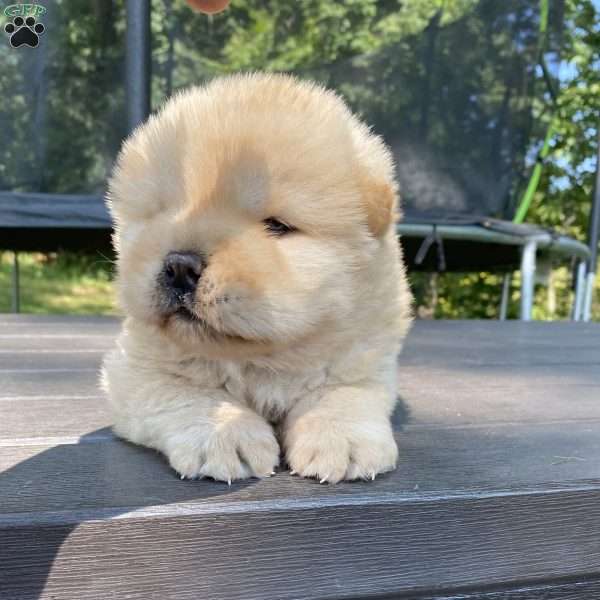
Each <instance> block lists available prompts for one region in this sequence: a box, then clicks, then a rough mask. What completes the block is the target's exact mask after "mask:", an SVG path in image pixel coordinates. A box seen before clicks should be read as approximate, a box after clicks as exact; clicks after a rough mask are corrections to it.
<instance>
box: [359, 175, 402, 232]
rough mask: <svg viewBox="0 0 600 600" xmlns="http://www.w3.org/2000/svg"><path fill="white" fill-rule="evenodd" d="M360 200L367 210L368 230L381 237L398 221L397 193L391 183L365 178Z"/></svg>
mask: <svg viewBox="0 0 600 600" xmlns="http://www.w3.org/2000/svg"><path fill="white" fill-rule="evenodd" d="M362 201H363V204H364V207H365V209H366V211H367V223H368V225H369V231H370V232H371V233H372V234H373V235H374V236H375V237H382V236H383V235H384V234H385V233H386V232H387V230H388V229H389V228H390V226H391V225H392V224H394V223H396V222H397V221H398V218H399V215H398V210H397V207H398V194H397V192H396V187H395V185H394V184H393V183H389V182H387V181H374V180H373V179H371V180H366V181H364V182H363V186H362Z"/></svg>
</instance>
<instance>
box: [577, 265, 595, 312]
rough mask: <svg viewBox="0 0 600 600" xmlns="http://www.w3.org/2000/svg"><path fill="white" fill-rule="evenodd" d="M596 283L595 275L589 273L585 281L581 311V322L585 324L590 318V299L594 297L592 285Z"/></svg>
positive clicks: (591, 272)
mask: <svg viewBox="0 0 600 600" xmlns="http://www.w3.org/2000/svg"><path fill="white" fill-rule="evenodd" d="M595 282H596V274H595V273H594V272H593V271H590V272H589V273H588V274H587V277H586V280H585V286H584V287H585V292H584V293H583V310H582V317H581V318H582V320H584V321H585V322H586V323H587V322H588V321H590V320H591V318H592V298H593V296H594V283H595Z"/></svg>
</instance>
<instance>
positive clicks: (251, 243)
mask: <svg viewBox="0 0 600 600" xmlns="http://www.w3.org/2000/svg"><path fill="white" fill-rule="evenodd" d="M396 200H397V198H396V183H395V181H394V175H393V165H392V160H391V158H390V154H389V152H388V151H387V149H386V148H385V146H384V144H383V142H382V141H381V139H380V138H378V137H376V136H375V135H373V134H372V133H370V131H369V129H368V128H367V127H366V126H365V125H363V124H362V123H361V122H360V121H358V119H356V118H355V117H354V116H353V115H352V114H351V113H350V111H349V110H348V108H347V107H346V106H345V105H344V103H343V101H342V100H341V99H340V98H339V97H338V96H336V95H335V94H333V93H331V92H329V91H326V90H324V89H323V88H321V87H318V86H316V85H313V84H310V83H305V82H300V81H298V80H296V79H294V78H292V77H287V76H282V75H260V74H255V75H243V76H234V77H229V78H224V79H217V80H215V81H213V82H212V83H211V84H209V85H208V86H206V87H202V88H192V89H190V90H188V91H187V92H185V93H182V94H179V95H177V96H176V97H175V98H173V99H172V100H170V101H169V102H168V103H167V104H166V106H165V107H164V108H163V109H162V110H161V111H160V112H159V113H158V114H157V115H155V116H152V117H151V118H150V119H149V121H148V122H147V123H146V124H145V125H143V126H141V127H140V128H139V129H137V130H136V131H135V133H134V134H133V135H132V136H131V138H130V139H129V140H128V141H127V142H126V143H125V145H124V147H123V149H122V151H121V154H120V156H119V159H118V164H117V167H116V169H115V172H114V175H113V177H112V180H111V183H110V191H109V206H110V210H111V212H112V215H113V218H114V222H115V226H116V233H115V236H114V242H115V247H116V250H117V253H118V281H117V288H118V294H119V301H120V305H121V307H122V309H123V310H124V312H125V314H126V316H127V318H126V320H125V322H124V324H123V331H122V333H121V336H120V338H119V340H118V344H117V349H116V350H114V351H113V352H111V353H110V354H109V355H108V356H107V357H106V360H105V363H104V373H103V381H104V385H105V387H106V390H107V391H108V397H109V400H110V406H111V408H112V412H113V415H114V421H115V425H114V429H115V431H116V433H117V434H118V435H120V436H122V437H123V438H125V439H127V440H130V441H132V442H134V443H136V444H142V445H145V446H149V447H151V448H155V449H157V450H160V451H161V452H163V453H164V454H165V455H166V456H167V458H168V460H169V462H170V463H171V465H172V466H173V468H174V469H175V470H176V471H178V472H179V473H180V475H181V476H182V477H190V478H194V477H212V478H214V479H217V480H222V481H229V482H230V481H232V480H235V479H242V478H246V477H263V476H268V475H269V474H271V473H272V471H273V469H274V468H275V467H276V466H277V465H278V464H279V461H280V458H282V456H281V454H282V453H283V454H284V458H285V460H286V461H287V463H288V464H289V465H290V467H291V469H292V470H293V471H295V472H296V473H298V474H299V475H302V476H305V477H316V478H317V479H319V480H322V481H330V482H337V481H340V480H342V479H357V478H365V479H370V478H374V477H375V475H376V474H377V473H381V472H384V471H389V470H390V469H393V468H394V466H395V464H396V458H397V447H396V443H395V441H394V437H393V435H392V428H391V425H390V415H391V413H392V410H393V408H394V404H395V401H396V382H395V371H396V355H397V353H398V351H399V350H400V345H401V340H402V338H403V337H404V335H405V334H406V332H407V329H408V327H409V324H410V303H411V297H410V293H409V291H408V288H407V283H406V278H405V273H404V268H403V266H402V262H401V257H400V251H399V246H398V243H397V240H396V234H395V230H394V220H395V219H394V212H395V206H396Z"/></svg>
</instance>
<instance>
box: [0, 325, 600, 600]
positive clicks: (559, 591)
mask: <svg viewBox="0 0 600 600" xmlns="http://www.w3.org/2000/svg"><path fill="white" fill-rule="evenodd" d="M117 328H118V323H117V321H116V320H112V319H102V318H91V319H87V318H59V317H33V316H7V315H4V316H0V598H1V599H2V600H5V599H11V600H12V599H24V598H48V599H50V598H53V599H60V600H64V599H77V600H80V599H86V598H94V599H98V600H106V599H111V598H134V599H144V600H148V599H154V598H156V599H161V600H162V599H170V598H173V599H177V600H185V599H192V598H193V599H200V598H206V599H210V600H219V599H226V598H227V599H230V598H231V599H243V600H254V599H256V600H270V599H277V600H284V599H292V598H315V599H316V598H319V599H329V598H345V599H348V598H366V597H390V598H400V597H401V598H428V599H433V598H436V599H442V598H447V599H449V598H455V599H456V598H465V599H473V598H481V599H482V598H485V599H488V600H499V599H501V598H502V599H504V600H506V599H516V598H526V599H541V598H548V599H550V598H552V599H553V598H561V599H562V598H567V599H574V598H581V599H583V598H585V599H593V598H600V325H598V324H588V325H585V324H573V323H528V324H525V323H519V322H506V323H499V322H419V323H417V324H416V326H415V327H414V329H413V331H412V333H411V335H410V339H409V342H408V344H407V347H406V349H405V351H404V353H403V354H402V356H401V359H400V361H399V373H400V384H399V393H400V396H401V403H400V406H399V408H398V411H397V413H396V418H395V422H396V428H397V432H398V434H397V437H398V443H399V446H400V464H399V467H398V469H397V471H395V472H394V473H392V474H389V475H387V476H383V477H379V478H377V480H376V481H374V482H370V483H344V484H339V485H337V486H330V485H319V484H318V483H317V482H315V481H307V480H302V479H299V478H295V477H291V476H290V475H289V474H287V473H286V472H280V473H278V474H277V476H276V477H273V478H271V479H267V480H264V481H248V482H244V483H238V484H234V485H232V486H231V487H228V486H227V485H224V484H220V483H215V482H212V481H196V482H193V481H192V482H191V481H180V480H179V479H178V478H177V477H176V475H175V474H174V473H173V472H172V471H171V470H170V468H169V467H168V466H167V464H166V462H165V461H164V459H163V458H162V457H161V456H160V455H158V454H157V453H155V452H152V451H149V450H145V449H142V448H138V447H135V446H133V445H130V444H127V443H124V442H122V441H119V440H117V439H115V438H114V437H113V436H112V434H111V432H110V430H109V428H108V427H109V424H110V423H109V418H108V416H107V414H106V412H105V407H104V399H103V397H102V394H101V392H100V391H99V390H98V387H97V378H98V366H99V363H100V359H101V356H102V354H103V352H104V351H105V350H106V349H108V348H109V347H110V346H111V344H112V342H113V339H114V336H115V334H116V331H117Z"/></svg>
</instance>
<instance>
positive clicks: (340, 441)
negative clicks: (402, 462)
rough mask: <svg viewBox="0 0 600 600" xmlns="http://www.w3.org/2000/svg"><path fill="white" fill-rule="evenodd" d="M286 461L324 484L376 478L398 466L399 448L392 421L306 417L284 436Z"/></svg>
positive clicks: (295, 423) (295, 468)
mask: <svg viewBox="0 0 600 600" xmlns="http://www.w3.org/2000/svg"><path fill="white" fill-rule="evenodd" d="M285 447H286V451H287V461H288V464H289V465H290V468H291V469H292V471H295V472H296V473H297V474H298V475H301V476H302V477H316V478H317V479H319V480H320V481H321V483H323V482H325V481H327V482H330V483H337V482H338V481H341V480H342V479H346V480H352V479H375V475H377V474H378V473H384V472H385V471H391V470H392V469H394V467H395V466H396V460H397V458H398V447H397V446H396V442H395V440H394V436H393V434H392V429H391V426H390V424H389V422H387V421H385V422H363V423H361V422H330V421H327V420H325V419H317V418H311V417H307V416H303V417H301V418H299V419H298V420H297V421H295V422H294V423H293V424H291V425H290V426H289V427H288V429H287V431H286V436H285Z"/></svg>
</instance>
